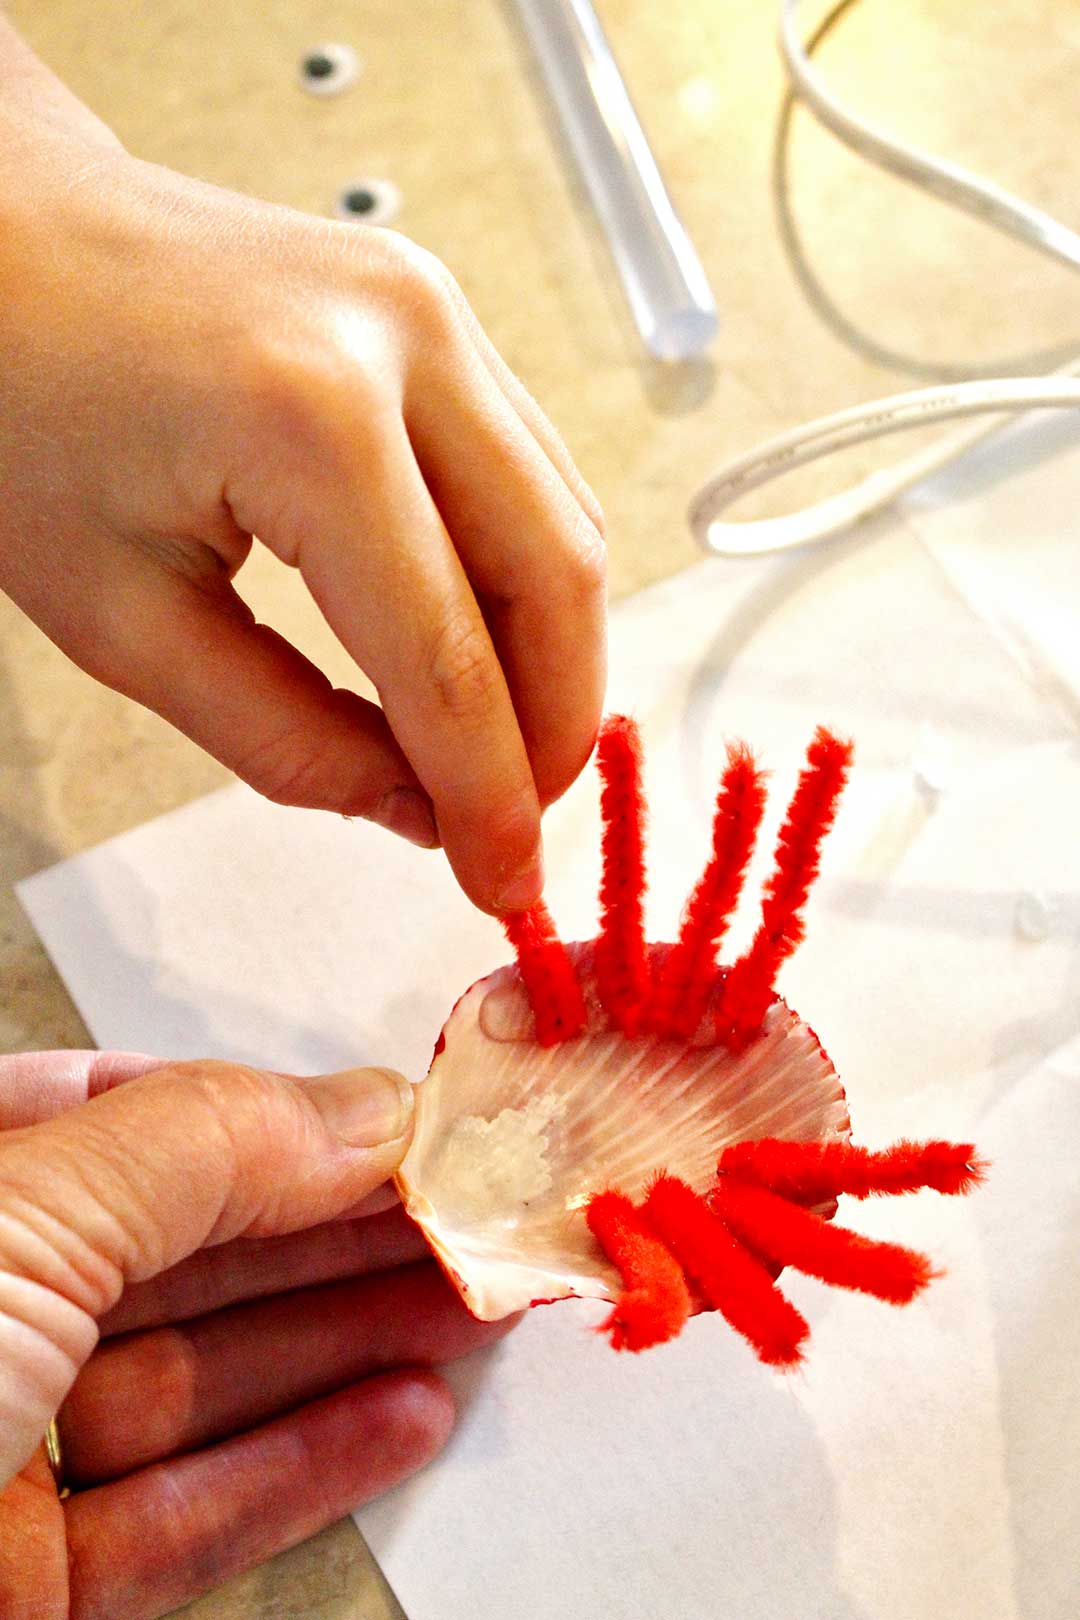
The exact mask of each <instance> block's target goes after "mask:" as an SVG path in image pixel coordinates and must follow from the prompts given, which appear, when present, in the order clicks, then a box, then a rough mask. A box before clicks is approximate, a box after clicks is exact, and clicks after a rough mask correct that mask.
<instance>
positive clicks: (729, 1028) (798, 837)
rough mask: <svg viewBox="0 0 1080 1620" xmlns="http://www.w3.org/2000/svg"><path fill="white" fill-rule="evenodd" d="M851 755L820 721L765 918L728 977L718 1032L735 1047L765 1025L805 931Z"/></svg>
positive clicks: (783, 837)
mask: <svg viewBox="0 0 1080 1620" xmlns="http://www.w3.org/2000/svg"><path fill="white" fill-rule="evenodd" d="M851 756H852V746H851V744H850V743H849V742H842V741H841V740H840V738H838V737H834V736H833V735H832V733H831V732H829V731H826V730H825V728H824V727H823V726H819V727H818V729H817V731H816V733H815V734H814V740H813V742H812V743H811V744H810V747H809V749H808V750H807V754H806V767H805V769H804V770H803V772H802V774H801V776H800V777H799V781H798V785H797V787H796V789H795V793H794V796H793V797H792V800H791V804H790V805H789V806H788V813H787V819H786V820H785V822H784V824H783V826H782V827H781V829H780V836H779V838H778V840H777V845H776V856H775V861H774V866H773V874H772V876H771V878H770V879H769V881H768V883H767V884H766V886H765V896H764V900H763V901H762V907H761V925H760V927H759V928H758V931H757V933H756V934H755V936H754V940H753V943H752V944H751V946H750V949H749V950H748V951H747V952H746V954H745V955H744V956H741V957H740V958H739V960H738V961H737V962H736V963H735V965H734V967H733V968H732V969H731V971H730V973H729V974H728V977H727V981H726V983H725V985H724V992H723V997H722V999H721V1004H720V1011H719V1013H718V1015H717V1033H718V1035H719V1036H720V1037H721V1038H722V1039H723V1040H724V1041H725V1042H726V1043H727V1044H728V1045H730V1046H732V1047H733V1048H737V1047H739V1046H743V1045H745V1044H746V1042H747V1041H748V1040H749V1039H750V1038H751V1037H752V1036H753V1035H755V1034H756V1033H757V1031H758V1030H759V1029H760V1028H761V1021H762V1019H763V1018H764V1016H765V1014H766V1012H767V1011H768V1008H769V1004H770V1002H771V1001H772V999H773V985H774V983H775V981H776V975H777V972H778V971H779V969H780V965H781V963H782V962H784V961H785V960H786V959H787V957H789V956H790V955H791V953H792V951H793V950H794V949H795V947H796V946H797V945H798V944H799V942H800V941H801V939H802V938H803V934H804V932H805V930H804V927H803V921H802V915H801V913H802V908H803V906H804V905H805V904H806V898H807V895H808V894H809V892H810V887H811V885H812V884H813V882H814V879H815V878H816V877H817V875H818V871H819V861H820V854H821V841H822V839H823V838H824V837H825V834H826V833H827V832H828V830H829V828H830V827H831V826H832V824H833V821H834V819H835V816H836V805H837V800H838V799H839V797H840V794H841V792H842V791H843V787H844V783H845V781H846V780H847V774H848V769H849V767H850V764H851Z"/></svg>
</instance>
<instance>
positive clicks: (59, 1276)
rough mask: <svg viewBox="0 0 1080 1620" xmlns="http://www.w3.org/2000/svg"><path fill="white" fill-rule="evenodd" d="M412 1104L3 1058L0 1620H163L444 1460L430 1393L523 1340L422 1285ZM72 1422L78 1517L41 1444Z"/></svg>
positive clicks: (373, 1091) (372, 1076) (198, 1071)
mask: <svg viewBox="0 0 1080 1620" xmlns="http://www.w3.org/2000/svg"><path fill="white" fill-rule="evenodd" d="M403 1085H404V1083H403V1082H399V1081H398V1078H397V1077H395V1076H392V1075H389V1074H388V1072H387V1071H385V1070H357V1071H353V1072H351V1073H349V1074H347V1075H335V1076H329V1077H323V1078H320V1079H314V1080H291V1079H287V1078H285V1077H283V1076H279V1075H273V1074H261V1073H258V1072H256V1071H254V1070H250V1069H243V1068H237V1067H232V1066H229V1065H226V1064H221V1063H178V1064H170V1065H167V1066H164V1067H163V1066H162V1065H161V1064H160V1060H157V1059H151V1058H142V1057H134V1056H129V1055H126V1054H116V1053H113V1054H97V1053H89V1052H79V1053H71V1052H63V1053H36V1054H32V1055H29V1056H21V1057H13V1058H3V1059H0V1614H3V1616H4V1617H5V1620H31V1617H32V1620H154V1617H156V1616H158V1615H162V1614H165V1613H167V1612H168V1611H169V1610H171V1609H173V1608H175V1607H176V1606H177V1605H179V1604H181V1603H184V1602H186V1601H187V1600H188V1599H190V1598H193V1597H195V1596H197V1595H198V1593H199V1592H202V1591H205V1590H208V1589H209V1588H210V1587H213V1586H215V1585H217V1584H219V1583H220V1582H221V1581H224V1580H226V1579H227V1578H228V1577H230V1576H231V1575H233V1574H236V1573H238V1572H239V1571H241V1570H243V1569H245V1568H247V1567H248V1566H250V1565H252V1564H255V1563H258V1562H259V1561H260V1560H262V1559H265V1558H268V1557H270V1556H271V1555H272V1554H273V1553H275V1552H277V1551H279V1550H280V1549H281V1548H283V1547H287V1546H290V1545H292V1544H293V1543H295V1542H297V1541H299V1540H302V1539H303V1538H304V1537H306V1536H309V1535H311V1534H313V1533H314V1532H315V1531H316V1530H318V1529H320V1528H321V1527H322V1526H323V1525H325V1524H327V1523H329V1522H331V1521H332V1520H334V1519H336V1518H340V1517H341V1516H342V1515H344V1514H345V1513H347V1512H348V1511H349V1509H350V1508H352V1507H355V1506H357V1505H358V1504H359V1503H360V1502H362V1501H366V1500H367V1499H369V1498H370V1497H372V1496H375V1495H377V1494H378V1493H379V1492H380V1491H383V1490H386V1489H387V1488H388V1487H389V1486H391V1485H393V1484H395V1483H397V1482H398V1481H399V1480H401V1479H402V1478H404V1477H405V1476H407V1475H408V1474H410V1473H412V1472H413V1471H414V1470H415V1469H417V1468H419V1467H421V1466H422V1465H423V1464H424V1463H425V1462H427V1461H428V1459H429V1458H430V1457H432V1456H433V1455H434V1454H435V1453H436V1452H437V1451H438V1450H439V1449H440V1447H441V1446H442V1444H443V1442H444V1441H445V1439H446V1437H447V1434H448V1432H449V1429H450V1426H451V1423H452V1421H453V1411H452V1406H451V1401H450V1396H449V1394H448V1392H447V1390H446V1388H445V1386H444V1385H443V1384H442V1382H441V1381H440V1379H439V1378H438V1377H437V1376H436V1375H435V1374H434V1373H433V1372H431V1371H426V1370H424V1369H425V1368H428V1367H429V1366H430V1365H431V1363H433V1362H435V1361H446V1360H450V1359H453V1358H454V1357H456V1356H459V1355H463V1354H465V1353H467V1352H468V1351H470V1350H473V1349H475V1348H476V1347H477V1346H479V1345H482V1344H486V1343H489V1342H491V1340H492V1339H493V1338H496V1337H498V1336H499V1334H500V1332H501V1331H502V1329H503V1328H504V1327H505V1326H506V1324H505V1323H500V1324H486V1323H478V1322H474V1321H473V1320H472V1318H471V1317H470V1316H469V1315H468V1313H467V1312H466V1310H465V1309H464V1307H463V1306H462V1305H461V1304H460V1303H459V1301H458V1300H457V1298H456V1296H455V1295H454V1293H453V1291H452V1290H451V1289H450V1288H449V1286H448V1285H447V1284H445V1283H444V1281H443V1280H442V1276H441V1273H439V1272H438V1270H437V1268H436V1267H435V1266H434V1264H433V1263H431V1262H430V1260H428V1261H427V1263H424V1264H418V1263H416V1262H420V1261H423V1260H425V1259H426V1258H427V1255H428V1251H427V1248H426V1245H425V1244H424V1242H423V1239H422V1238H421V1237H420V1235H419V1234H418V1233H417V1232H416V1230H415V1229H414V1228H413V1227H412V1226H411V1225H410V1224H409V1223H408V1222H407V1221H406V1220H405V1218H404V1216H403V1214H402V1212H401V1210H400V1208H387V1207H385V1206H386V1204H387V1202H388V1200H387V1196H386V1190H385V1188H383V1189H382V1190H381V1191H376V1190H375V1189H378V1188H380V1186H381V1184H382V1183H384V1182H385V1178H386V1177H387V1176H388V1175H389V1174H390V1173H391V1172H392V1171H393V1169H394V1168H395V1166H396V1165H397V1163H398V1162H399V1160H400V1159H401V1157H402V1155H403V1153H404V1151H405V1148H406V1145H407V1143H408V1139H409V1134H410V1130H411V1113H410V1109H411V1096H410V1093H409V1090H408V1088H407V1087H406V1088H405V1089H404V1090H403V1089H402V1086H403ZM87 1098H89V1099H90V1100H86V1099H87ZM380 1202H381V1204H382V1205H383V1208H382V1211H381V1212H380V1213H368V1214H364V1213H362V1212H363V1211H371V1210H374V1209H378V1207H379V1204H380ZM58 1409H59V1429H60V1435H61V1440H62V1444H63V1453H64V1472H65V1478H66V1480H67V1482H68V1483H70V1484H71V1485H72V1487H73V1488H74V1489H73V1494H72V1495H71V1496H69V1497H68V1498H66V1499H65V1500H64V1501H63V1502H61V1501H60V1500H59V1498H58V1496H57V1492H56V1489H55V1485H54V1482H53V1478H52V1475H51V1473H50V1471H49V1466H48V1463H47V1461H46V1458H45V1453H44V1451H43V1448H42V1446H41V1443H40V1442H41V1436H42V1433H43V1431H44V1429H45V1427H46V1425H47V1423H48V1421H49V1419H50V1418H51V1417H52V1416H53V1415H54V1413H56V1412H57V1410H58ZM5 1486H6V1489H5V1488H4V1487H5Z"/></svg>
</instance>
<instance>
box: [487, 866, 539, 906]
mask: <svg viewBox="0 0 1080 1620" xmlns="http://www.w3.org/2000/svg"><path fill="white" fill-rule="evenodd" d="M543 892H544V862H543V859H542V857H541V856H540V855H534V856H533V858H532V860H531V861H529V863H528V865H527V866H523V867H522V868H521V870H520V871H519V872H515V873H514V876H513V877H512V878H510V879H509V881H508V882H506V883H504V884H503V886H502V888H501V889H500V890H499V892H498V894H497V895H496V896H495V908H496V910H497V911H524V910H525V909H526V907H527V906H531V905H533V904H535V902H536V901H537V900H539V898H540V896H541V894H543Z"/></svg>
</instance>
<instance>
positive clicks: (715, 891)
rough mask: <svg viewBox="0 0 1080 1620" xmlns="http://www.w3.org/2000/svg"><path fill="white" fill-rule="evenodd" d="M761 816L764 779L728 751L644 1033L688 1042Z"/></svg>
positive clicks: (743, 755) (736, 751) (743, 754)
mask: <svg viewBox="0 0 1080 1620" xmlns="http://www.w3.org/2000/svg"><path fill="white" fill-rule="evenodd" d="M764 812H765V779H764V774H763V773H762V772H761V771H759V770H758V769H757V767H756V765H755V763H754V756H753V754H752V753H751V752H750V750H749V748H747V746H746V744H745V743H731V744H729V745H728V763H727V769H726V770H725V771H724V774H723V777H722V778H721V782H720V791H719V793H718V795H717V799H716V814H715V816H714V818H713V844H712V854H711V856H710V857H709V860H708V863H707V865H706V867H705V870H704V872H703V873H702V874H701V877H700V878H699V880H698V883H697V886H696V888H695V889H694V891H693V893H692V894H691V896H690V898H689V900H688V901H687V904H686V910H685V912H684V913H683V921H682V926H681V928H680V929H679V938H678V941H677V943H676V944H675V946H674V947H673V949H672V951H671V954H670V956H669V957H668V959H667V961H666V962H665V963H664V966H663V968H662V969H661V971H660V974H659V981H658V983H657V986H656V990H655V993H654V995H653V1000H652V1005H651V1006H650V1008H649V1027H650V1028H651V1029H653V1030H655V1031H656V1032H657V1033H658V1034H661V1035H674V1036H679V1037H681V1038H682V1039H683V1040H689V1038H690V1036H691V1035H693V1033H694V1031H695V1030H696V1029H697V1027H698V1025H699V1024H700V1023H701V1020H702V1018H703V1017H704V1015H705V1008H706V1006H707V1005H708V1001H709V996H710V994H711V993H712V989H713V986H714V985H715V983H716V947H717V945H718V943H719V941H720V939H721V938H722V936H723V934H724V932H725V930H726V928H727V926H728V923H729V922H730V920H731V914H732V912H733V911H734V910H735V907H736V905H737V903H738V899H739V892H740V890H741V889H742V885H743V879H744V878H745V876H746V868H747V865H748V864H749V861H750V856H751V855H752V854H753V851H754V841H755V839H756V838H757V833H758V828H759V827H760V825H761V818H762V815H763V814H764Z"/></svg>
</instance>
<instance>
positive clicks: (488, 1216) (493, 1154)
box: [439, 1093, 559, 1225]
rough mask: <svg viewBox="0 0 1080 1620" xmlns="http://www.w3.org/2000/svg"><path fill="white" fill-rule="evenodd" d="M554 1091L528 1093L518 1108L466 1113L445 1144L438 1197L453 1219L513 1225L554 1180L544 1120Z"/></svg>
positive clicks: (555, 1103)
mask: <svg viewBox="0 0 1080 1620" xmlns="http://www.w3.org/2000/svg"><path fill="white" fill-rule="evenodd" d="M558 1107H559V1100H558V1098H557V1097H556V1096H555V1095H554V1093H548V1095H547V1096H538V1097H530V1098H529V1100H528V1102H527V1103H526V1104H525V1105H524V1107H522V1108H501V1109H500V1110H499V1112H498V1113H497V1114H496V1115H495V1118H494V1119H490V1120H489V1119H484V1117H483V1116H482V1115H481V1114H465V1115H464V1116H463V1117H462V1118H461V1119H457V1120H455V1121H454V1123H453V1125H452V1126H451V1127H450V1130H449V1132H448V1133H447V1137H446V1142H445V1145H444V1147H443V1153H442V1163H441V1171H440V1180H439V1191H440V1202H441V1204H442V1206H443V1207H444V1208H445V1210H446V1213H447V1215H448V1216H449V1215H452V1216H453V1217H454V1218H455V1219H456V1220H461V1221H470V1222H474V1223H475V1222H481V1221H490V1222H492V1223H494V1224H496V1225H498V1224H503V1225H512V1224H513V1223H514V1221H515V1219H516V1218H517V1216H518V1214H519V1213H520V1212H523V1211H524V1210H526V1209H527V1208H528V1206H529V1204H530V1203H531V1202H532V1201H533V1200H534V1199H536V1198H538V1197H540V1195H541V1194H542V1193H546V1192H549V1191H550V1189H551V1186H552V1182H553V1180H554V1176H553V1171H552V1167H551V1164H550V1162H549V1156H548V1126H549V1125H550V1123H551V1121H552V1119H553V1118H554V1116H555V1114H556V1112H557V1111H558Z"/></svg>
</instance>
